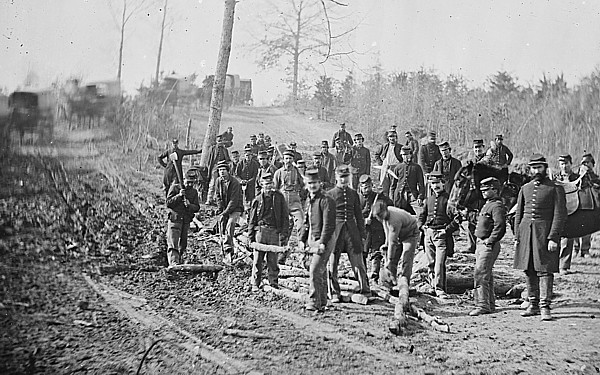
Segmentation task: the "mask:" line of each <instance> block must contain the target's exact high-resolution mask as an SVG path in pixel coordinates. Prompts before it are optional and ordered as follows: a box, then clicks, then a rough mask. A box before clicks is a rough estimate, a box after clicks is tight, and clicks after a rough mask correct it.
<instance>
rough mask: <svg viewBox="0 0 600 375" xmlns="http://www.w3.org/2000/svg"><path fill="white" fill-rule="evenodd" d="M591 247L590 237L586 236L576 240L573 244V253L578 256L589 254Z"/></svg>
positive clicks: (589, 235)
mask: <svg viewBox="0 0 600 375" xmlns="http://www.w3.org/2000/svg"><path fill="white" fill-rule="evenodd" d="M591 247H592V235H591V234H588V235H587V236H583V237H579V238H576V239H575V241H574V243H573V251H574V252H575V253H576V254H577V253H578V252H579V255H580V256H584V255H586V254H589V253H590V248H591Z"/></svg>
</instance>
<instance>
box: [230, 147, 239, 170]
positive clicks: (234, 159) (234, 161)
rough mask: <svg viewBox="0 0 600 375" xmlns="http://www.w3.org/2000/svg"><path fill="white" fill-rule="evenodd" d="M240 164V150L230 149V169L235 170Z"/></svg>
mask: <svg viewBox="0 0 600 375" xmlns="http://www.w3.org/2000/svg"><path fill="white" fill-rule="evenodd" d="M239 164H240V152H239V151H238V150H233V151H231V170H232V171H236V170H237V167H238V165H239Z"/></svg>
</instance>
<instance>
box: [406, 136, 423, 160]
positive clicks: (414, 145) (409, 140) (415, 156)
mask: <svg viewBox="0 0 600 375" xmlns="http://www.w3.org/2000/svg"><path fill="white" fill-rule="evenodd" d="M404 135H405V136H406V143H405V144H404V145H405V146H408V147H410V148H411V150H412V160H413V162H415V163H416V162H418V160H419V148H420V147H421V145H420V144H419V140H418V139H416V138H415V137H414V136H413V135H412V133H411V132H410V131H407V132H406V133H404Z"/></svg>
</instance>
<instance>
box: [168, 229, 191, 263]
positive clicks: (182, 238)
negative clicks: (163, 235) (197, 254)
mask: <svg viewBox="0 0 600 375" xmlns="http://www.w3.org/2000/svg"><path fill="white" fill-rule="evenodd" d="M189 228H190V223H186V222H183V221H182V222H179V223H177V222H173V221H171V220H169V221H168V222H167V257H168V259H171V258H172V257H173V250H175V251H177V252H178V256H176V257H174V260H176V261H177V262H179V261H180V259H181V258H182V257H183V253H184V252H185V250H186V248H187V236H188V230H189ZM170 263H171V262H169V264H170Z"/></svg>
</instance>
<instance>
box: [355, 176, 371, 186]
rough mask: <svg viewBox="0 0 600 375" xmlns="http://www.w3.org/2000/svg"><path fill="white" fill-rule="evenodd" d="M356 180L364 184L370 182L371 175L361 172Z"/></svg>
mask: <svg viewBox="0 0 600 375" xmlns="http://www.w3.org/2000/svg"><path fill="white" fill-rule="evenodd" d="M358 182H360V183H361V184H366V183H368V182H371V176H369V175H368V174H363V175H362V176H360V178H359V179H358Z"/></svg>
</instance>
